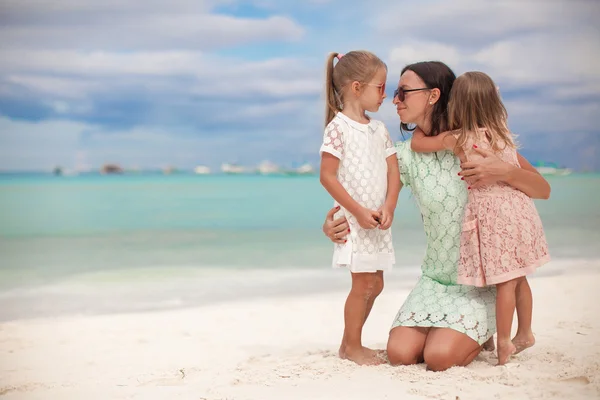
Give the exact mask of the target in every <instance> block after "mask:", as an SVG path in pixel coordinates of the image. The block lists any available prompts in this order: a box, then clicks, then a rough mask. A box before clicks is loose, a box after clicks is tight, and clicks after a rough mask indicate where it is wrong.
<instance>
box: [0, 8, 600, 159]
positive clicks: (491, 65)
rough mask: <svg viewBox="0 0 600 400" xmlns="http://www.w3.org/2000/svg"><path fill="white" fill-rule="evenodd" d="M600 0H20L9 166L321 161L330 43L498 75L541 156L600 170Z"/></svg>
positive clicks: (2, 92)
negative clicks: (437, 61)
mask: <svg viewBox="0 0 600 400" xmlns="http://www.w3.org/2000/svg"><path fill="white" fill-rule="evenodd" d="M599 18H600V2H599V1H596V0H516V1H504V0H478V1H471V0H453V1H447V0H419V1H414V0H410V1H404V0H389V1H383V0H371V1H369V2H366V1H358V0H303V1H295V0H286V1H282V0H248V1H244V0H169V1H167V0H162V1H159V0H144V1H141V0H129V1H117V0H103V1H98V0H3V1H2V2H0V60H1V61H0V170H4V171H10V170H22V171H24V170H49V169H51V168H53V167H54V166H56V165H60V166H63V167H65V168H77V169H87V168H98V167H100V166H101V165H103V164H104V163H118V164H120V165H122V166H123V167H125V168H162V167H166V166H174V167H177V168H181V169H191V168H193V167H194V166H196V165H208V166H209V167H211V168H215V169H218V167H219V166H220V165H221V163H224V162H229V163H238V164H241V165H248V166H251V165H256V164H258V163H259V162H261V161H263V160H271V161H272V162H275V163H278V164H280V165H283V166H288V167H293V166H298V165H300V164H302V163H304V162H311V163H313V165H314V166H317V164H318V161H319V159H318V157H319V155H318V150H319V145H320V142H321V140H322V133H323V115H324V95H323V87H324V69H325V59H326V57H327V54H328V53H329V52H331V51H335V52H340V53H346V52H348V51H351V50H361V49H365V50H370V51H372V52H374V53H375V54H377V55H378V56H380V57H381V58H382V59H383V60H384V61H385V62H386V63H387V65H388V68H389V71H388V89H387V91H388V92H389V93H388V96H389V97H388V99H387V100H386V102H385V103H384V105H383V106H382V107H381V109H380V111H379V112H378V113H377V114H375V115H374V117H375V118H377V119H381V120H383V121H384V122H385V123H386V125H387V126H388V129H389V131H390V133H391V134H392V137H393V138H394V139H400V138H401V135H400V131H399V123H398V116H397V115H396V113H395V108H394V107H393V105H392V103H391V98H390V97H391V93H392V92H393V90H394V88H395V87H396V86H397V81H398V79H399V73H400V71H401V69H402V67H403V66H404V65H406V64H407V63H411V62H416V61H425V60H440V61H444V62H446V63H447V64H448V65H449V66H450V67H451V68H452V69H453V70H454V72H456V73H457V74H460V73H462V72H465V71H469V70H480V71H484V72H486V73H488V74H489V75H490V76H491V77H492V78H493V79H494V80H495V81H496V83H497V84H498V86H499V87H500V90H501V93H502V96H503V99H504V101H505V105H506V107H507V109H508V112H509V126H510V128H511V129H512V131H513V132H514V133H515V134H517V135H518V141H519V143H520V144H521V152H522V153H523V154H524V155H525V156H526V157H527V158H528V159H530V161H532V162H535V161H540V160H543V161H549V162H556V163H558V164H560V165H566V166H569V167H572V168H575V169H577V170H600V127H599V124H598V122H597V117H598V116H600V25H598V23H597V21H598V20H599Z"/></svg>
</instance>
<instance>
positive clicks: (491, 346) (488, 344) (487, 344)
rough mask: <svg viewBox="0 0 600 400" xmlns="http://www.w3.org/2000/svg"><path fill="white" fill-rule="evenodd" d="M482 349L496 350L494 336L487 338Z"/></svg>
mask: <svg viewBox="0 0 600 400" xmlns="http://www.w3.org/2000/svg"><path fill="white" fill-rule="evenodd" d="M483 350H485V351H494V350H496V345H495V344H494V336H492V337H491V338H489V339H488V340H487V342H485V343H484V344H483Z"/></svg>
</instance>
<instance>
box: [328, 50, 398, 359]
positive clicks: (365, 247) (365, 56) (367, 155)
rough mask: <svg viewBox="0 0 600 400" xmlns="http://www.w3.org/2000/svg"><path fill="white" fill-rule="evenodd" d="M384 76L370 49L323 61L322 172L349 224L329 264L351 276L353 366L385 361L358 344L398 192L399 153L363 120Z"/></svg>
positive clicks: (348, 348) (385, 258)
mask: <svg viewBox="0 0 600 400" xmlns="http://www.w3.org/2000/svg"><path fill="white" fill-rule="evenodd" d="M386 78H387V67H386V65H385V64H384V63H383V61H381V60H380V59H379V58H378V57H377V56H375V55H374V54H372V53H370V52H367V51H352V52H350V53H347V54H345V55H341V54H338V53H331V54H330V55H329V57H328V60H327V78H326V93H327V111H326V115H327V117H326V121H325V125H326V127H325V133H324V135H323V144H322V146H321V150H320V153H321V173H320V174H321V183H322V184H323V186H324V187H325V189H326V190H327V191H328V192H329V194H331V196H332V197H333V198H334V200H335V203H336V206H337V207H338V208H337V210H338V216H342V215H343V216H345V217H346V218H347V220H348V223H349V226H350V229H349V231H350V232H349V234H348V236H347V240H346V241H345V242H344V243H340V244H335V249H334V254H333V266H334V267H336V268H338V267H343V268H347V269H348V270H349V271H350V274H351V276H352V288H351V290H350V294H349V295H348V298H347V299H346V305H345V309H344V322H345V328H344V336H343V339H342V344H341V346H340V350H339V354H340V357H342V358H345V359H349V360H352V361H354V362H356V363H357V364H379V363H381V362H383V361H382V359H381V357H379V355H380V353H379V352H377V351H375V350H372V349H369V348H366V347H364V346H363V345H362V328H363V325H364V323H365V321H366V319H367V317H368V315H369V313H370V311H371V308H372V307H373V303H374V301H375V298H376V297H377V296H378V295H379V294H380V293H381V291H382V290H383V271H388V270H390V269H391V268H392V265H393V264H394V262H395V258H394V249H393V246H392V235H391V231H390V229H389V228H390V227H391V225H392V221H393V219H394V210H395V208H396V202H397V201H398V192H399V190H400V172H399V169H398V161H397V159H396V149H395V147H394V145H393V143H392V141H391V139H390V135H389V133H388V131H387V129H386V128H385V126H384V124H383V123H382V122H380V121H376V120H373V119H371V118H370V117H369V116H367V115H366V112H367V111H369V112H376V111H378V110H379V107H380V106H381V103H382V102H383V100H384V99H385V97H386V95H385V81H386Z"/></svg>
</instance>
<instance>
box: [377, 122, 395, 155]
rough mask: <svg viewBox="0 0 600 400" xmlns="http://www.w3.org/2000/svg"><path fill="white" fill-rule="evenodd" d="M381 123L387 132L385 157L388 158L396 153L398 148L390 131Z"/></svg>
mask: <svg viewBox="0 0 600 400" xmlns="http://www.w3.org/2000/svg"><path fill="white" fill-rule="evenodd" d="M381 125H383V131H384V132H385V138H384V139H385V158H388V157H389V156H391V155H392V154H396V153H397V152H398V151H397V150H396V146H394V142H392V138H391V137H390V132H389V131H388V130H387V128H386V127H385V125H384V124H383V123H382V124H381Z"/></svg>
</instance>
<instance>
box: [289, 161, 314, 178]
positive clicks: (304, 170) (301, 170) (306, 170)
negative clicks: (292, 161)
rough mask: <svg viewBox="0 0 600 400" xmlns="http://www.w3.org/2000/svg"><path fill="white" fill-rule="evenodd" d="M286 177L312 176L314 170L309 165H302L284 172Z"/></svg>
mask: <svg viewBox="0 0 600 400" xmlns="http://www.w3.org/2000/svg"><path fill="white" fill-rule="evenodd" d="M285 174H286V175H314V174H315V169H314V168H313V166H312V165H310V164H309V163H306V164H302V165H301V166H299V167H298V168H293V169H290V170H286V171H285Z"/></svg>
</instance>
